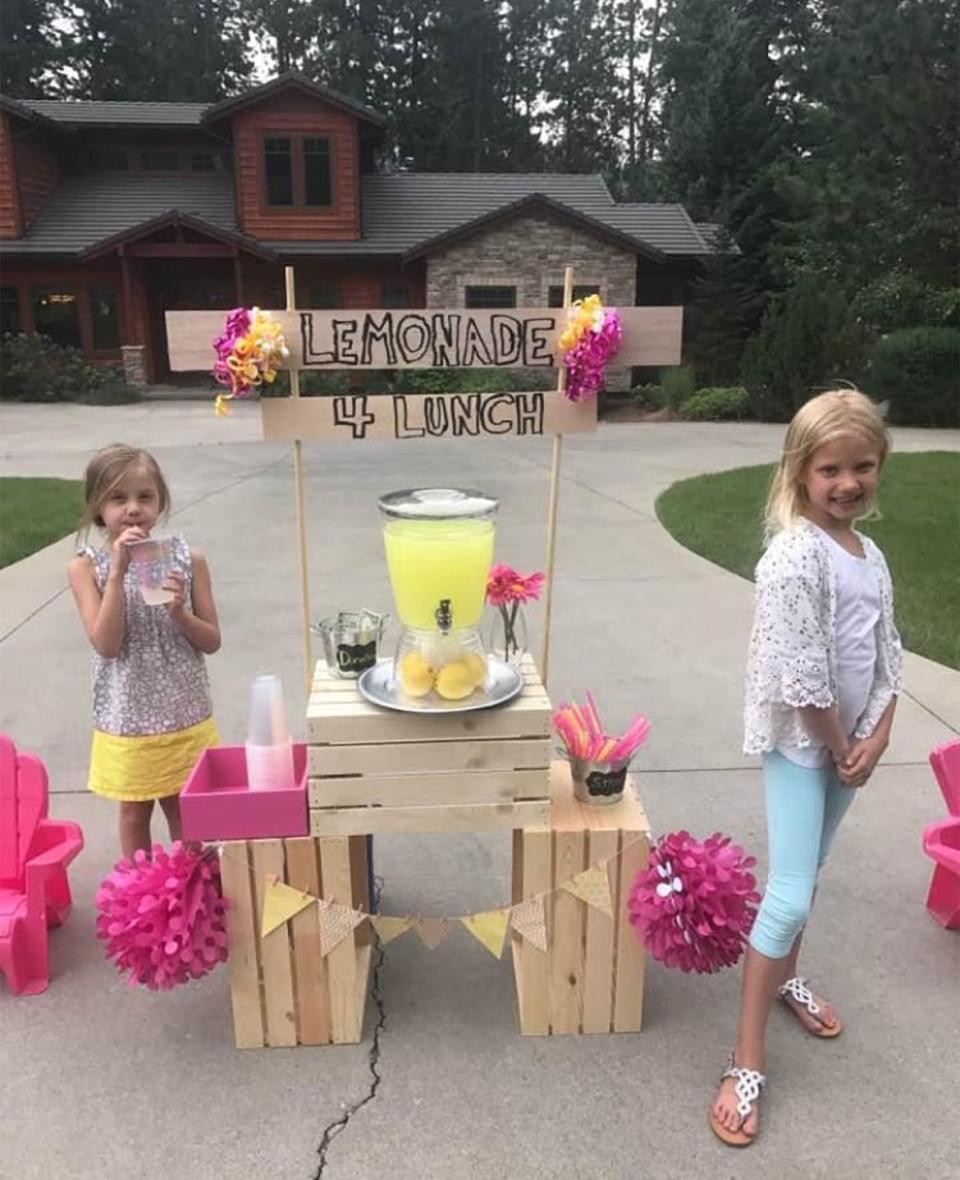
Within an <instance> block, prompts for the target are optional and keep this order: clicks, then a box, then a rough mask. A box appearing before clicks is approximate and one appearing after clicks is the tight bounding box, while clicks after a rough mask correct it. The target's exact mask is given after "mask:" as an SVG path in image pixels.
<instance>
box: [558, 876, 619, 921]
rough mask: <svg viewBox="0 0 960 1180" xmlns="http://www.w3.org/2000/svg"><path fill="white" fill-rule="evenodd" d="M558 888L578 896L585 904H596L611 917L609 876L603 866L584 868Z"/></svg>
mask: <svg viewBox="0 0 960 1180" xmlns="http://www.w3.org/2000/svg"><path fill="white" fill-rule="evenodd" d="M560 888H561V889H563V890H565V891H566V892H567V893H572V894H573V896H574V897H579V898H580V900H581V901H585V902H586V903H587V905H592V906H596V908H597V909H598V910H603V912H604V913H605V914H609V916H610V917H611V918H612V917H613V906H612V904H611V902H610V878H609V877H608V876H607V870H606V869H605V868H599V867H597V866H594V867H593V868H590V869H584V870H583V872H582V873H577V875H576V876H575V877H571V878H570V880H569V881H564V882H563V884H562V885H561V886H560Z"/></svg>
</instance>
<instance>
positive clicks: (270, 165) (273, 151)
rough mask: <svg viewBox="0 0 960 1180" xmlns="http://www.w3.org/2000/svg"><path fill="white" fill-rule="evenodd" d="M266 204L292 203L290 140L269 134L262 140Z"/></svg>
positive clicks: (291, 154)
mask: <svg viewBox="0 0 960 1180" xmlns="http://www.w3.org/2000/svg"><path fill="white" fill-rule="evenodd" d="M263 163H264V173H265V176H266V181H267V204H268V205H292V204H293V153H292V152H291V150H290V140H289V139H281V138H279V137H278V136H270V137H269V138H267V139H265V140H264V141H263Z"/></svg>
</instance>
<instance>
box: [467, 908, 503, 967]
mask: <svg viewBox="0 0 960 1180" xmlns="http://www.w3.org/2000/svg"><path fill="white" fill-rule="evenodd" d="M460 921H461V922H462V923H463V924H464V926H465V927H466V928H467V930H469V931H470V933H471V934H472V935H473V937H474V938H475V939H476V940H477V942H481V943H483V945H484V946H485V947H486V948H487V950H488V951H489V952H490V954H491V955H493V957H494V958H495V959H499V958H500V956H501V955H502V954H503V944H504V942H505V941H506V937H507V927H508V926H509V925H510V910H509V908H506V909H502V910H484V911H483V912H482V913H479V914H468V915H467V916H466V917H465V918H461V919H460Z"/></svg>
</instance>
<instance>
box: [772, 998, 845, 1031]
mask: <svg viewBox="0 0 960 1180" xmlns="http://www.w3.org/2000/svg"><path fill="white" fill-rule="evenodd" d="M811 995H812V996H813V1002H814V1004H816V1006H817V1008H818V1009H819V1011H817V1012H816V1013H814V1012H810V1011H809V1010H808V1009H807V1005H806V1004H805V1003H801V1002H800V1000H797V999H794V997H793V996H792V995H791V994H790V993H789V992H786V993H784V995H783V996H781V997H780V998H781V999H782V1000H783V1002H784V1003H785V1004H786V1005H787V1007H788V1008H789V1009H790V1010H791V1011H792V1012H793V1014H794V1016H796V1018H797V1019H798V1020H799V1021H800V1023H801V1024H802V1025H803V1027H804V1028H805V1029H807V1030H808V1031H809V1032H812V1033H821V1032H830V1031H831V1030H833V1029H835V1028H836V1027H837V1025H838V1024H839V1018H838V1016H837V1013H836V1011H835V1010H834V1007H833V1005H832V1004H831V1003H829V1001H827V1000H825V999H824V998H823V996H819V995H817V993H816V992H811Z"/></svg>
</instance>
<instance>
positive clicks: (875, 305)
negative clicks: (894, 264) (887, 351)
mask: <svg viewBox="0 0 960 1180" xmlns="http://www.w3.org/2000/svg"><path fill="white" fill-rule="evenodd" d="M853 312H854V314H855V315H856V316H857V318H858V319H859V320H860V321H861V323H863V324H864V325H865V327H866V328H867V329H868V330H869V331H870V332H871V333H873V334H875V335H879V334H881V333H885V332H896V331H898V330H899V329H900V328H912V327H916V326H917V325H918V324H926V325H928V326H930V327H943V328H948V327H954V328H955V327H957V326H958V322H960V289H958V288H956V287H935V286H932V285H931V284H930V283H927V282H925V281H924V280H923V279H921V278H920V277H919V276H918V275H915V274H911V273H910V272H909V271H903V270H890V271H886V272H885V273H884V274H882V275H880V277H879V278H877V279H874V280H873V282H872V283H869V284H867V286H865V287H863V288H861V290H859V291H858V292H857V294H856V295H855V296H854V300H853Z"/></svg>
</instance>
